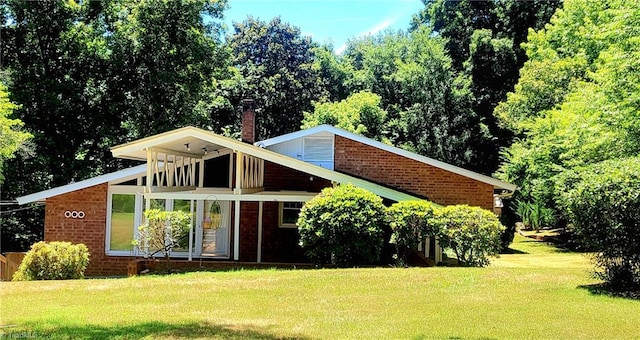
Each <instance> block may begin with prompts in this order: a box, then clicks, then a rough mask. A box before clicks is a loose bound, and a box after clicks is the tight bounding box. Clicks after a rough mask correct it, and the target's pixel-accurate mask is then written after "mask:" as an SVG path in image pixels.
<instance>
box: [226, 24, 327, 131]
mask: <svg viewBox="0 0 640 340" xmlns="http://www.w3.org/2000/svg"><path fill="white" fill-rule="evenodd" d="M233 26H234V33H233V34H231V35H230V36H228V37H227V43H228V46H229V48H230V50H231V52H232V55H233V61H232V64H233V66H234V68H236V69H237V71H238V73H237V75H238V77H237V78H235V81H234V82H232V84H233V85H231V84H229V85H230V86H228V87H226V88H230V87H236V90H235V91H234V92H231V91H230V92H228V93H226V94H224V95H223V96H224V97H225V98H226V101H227V103H228V104H227V105H228V106H227V107H228V110H229V111H233V105H238V104H239V103H240V100H241V99H243V98H253V99H254V100H255V102H256V107H258V109H259V114H258V116H257V117H256V125H257V126H256V130H257V131H256V132H257V137H258V138H259V139H263V138H268V137H272V136H277V135H280V134H284V133H288V132H293V131H295V130H297V129H298V127H299V126H300V123H301V122H302V118H303V112H304V111H310V110H311V109H312V105H311V102H312V101H314V100H320V99H322V98H325V97H326V91H325V90H324V89H323V88H322V87H321V85H322V81H321V78H320V72H319V68H318V67H316V65H315V48H316V47H317V45H316V44H315V43H313V42H312V41H311V38H309V37H306V36H302V35H301V33H300V29H299V28H297V27H294V26H291V25H289V24H288V23H284V22H282V21H281V20H280V18H279V17H276V18H273V19H272V20H271V21H269V22H265V21H261V20H259V19H254V18H252V17H248V18H247V19H246V20H244V21H243V22H237V23H234V24H233ZM235 111H236V112H238V110H235ZM239 121H240V120H239V116H238V118H237V119H236V124H238V123H239Z"/></svg>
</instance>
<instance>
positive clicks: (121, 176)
mask: <svg viewBox="0 0 640 340" xmlns="http://www.w3.org/2000/svg"><path fill="white" fill-rule="evenodd" d="M146 169H147V166H146V164H142V165H138V166H134V167H131V168H128V169H124V170H119V171H114V172H111V173H108V174H104V175H100V176H96V177H92V178H89V179H86V180H83V181H80V182H75V183H70V184H67V185H63V186H59V187H55V188H52V189H48V190H43V191H40V192H36V193H33V194H30V195H25V196H21V197H18V198H16V200H17V201H18V204H20V205H22V204H27V203H33V202H42V201H44V200H46V199H47V198H49V197H54V196H58V195H62V194H66V193H69V192H72V191H76V190H81V189H85V188H89V187H92V186H94V185H98V184H103V183H109V182H114V181H126V180H129V179H134V178H137V177H138V176H139V175H140V174H144V173H145V172H146Z"/></svg>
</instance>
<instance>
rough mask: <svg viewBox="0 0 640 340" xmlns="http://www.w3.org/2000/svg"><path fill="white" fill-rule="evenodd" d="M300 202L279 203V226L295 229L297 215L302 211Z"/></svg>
mask: <svg viewBox="0 0 640 340" xmlns="http://www.w3.org/2000/svg"><path fill="white" fill-rule="evenodd" d="M302 204H303V203H302V202H280V214H279V215H280V226H281V227H284V228H297V225H296V223H297V222H298V215H300V209H302Z"/></svg>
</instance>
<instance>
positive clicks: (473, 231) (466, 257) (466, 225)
mask: <svg viewBox="0 0 640 340" xmlns="http://www.w3.org/2000/svg"><path fill="white" fill-rule="evenodd" d="M441 214H442V215H441V216H440V222H441V223H442V226H441V229H440V230H441V233H440V235H439V239H440V244H441V245H442V246H443V247H445V248H451V249H452V250H453V251H454V252H455V254H456V257H457V259H458V264H461V265H463V266H472V267H484V266H487V265H489V262H490V261H489V257H490V256H497V255H498V253H499V252H500V250H502V242H501V236H502V233H503V232H504V229H505V227H504V226H503V225H502V224H501V223H500V220H498V217H497V216H496V215H495V214H494V213H493V212H491V211H489V210H486V209H482V208H479V207H470V206H468V205H452V206H447V207H444V208H442V210H441Z"/></svg>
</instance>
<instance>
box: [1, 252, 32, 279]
mask: <svg viewBox="0 0 640 340" xmlns="http://www.w3.org/2000/svg"><path fill="white" fill-rule="evenodd" d="M25 254H26V253H6V254H5V255H4V256H3V255H0V281H11V278H12V277H13V273H15V272H16V271H17V270H18V267H19V266H20V263H22V259H23V258H24V255H25Z"/></svg>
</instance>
